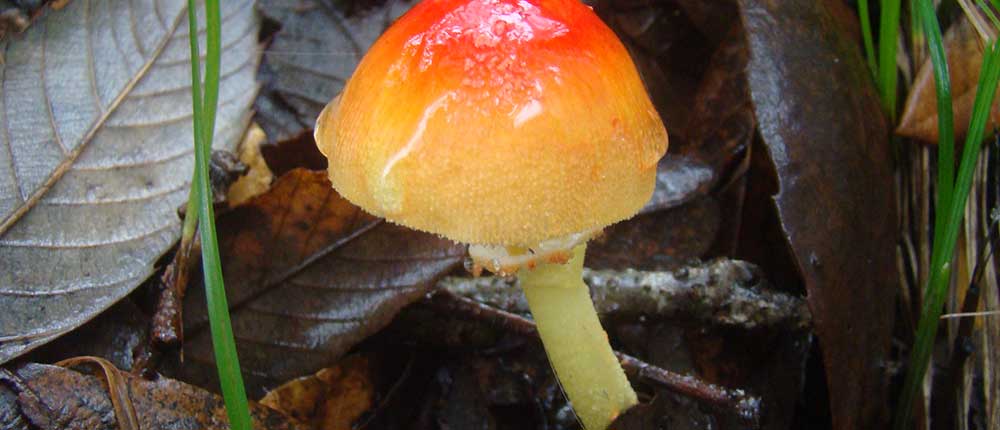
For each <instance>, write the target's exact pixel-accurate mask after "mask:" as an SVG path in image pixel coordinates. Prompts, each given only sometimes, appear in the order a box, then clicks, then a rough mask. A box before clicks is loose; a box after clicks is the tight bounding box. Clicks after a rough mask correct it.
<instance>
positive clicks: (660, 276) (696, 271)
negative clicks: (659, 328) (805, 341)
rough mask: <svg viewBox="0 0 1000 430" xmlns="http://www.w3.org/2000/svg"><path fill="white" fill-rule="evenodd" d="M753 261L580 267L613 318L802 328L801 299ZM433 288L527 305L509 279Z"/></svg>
mask: <svg viewBox="0 0 1000 430" xmlns="http://www.w3.org/2000/svg"><path fill="white" fill-rule="evenodd" d="M758 273H759V270H758V269H757V268H756V266H754V265H752V264H750V263H747V262H744V261H738V260H726V259H718V260H713V261H710V262H706V263H703V264H698V265H692V266H689V267H685V268H682V269H679V270H676V271H673V272H644V271H638V270H631V269H629V270H623V271H616V270H589V269H584V271H583V279H584V282H586V283H587V285H588V286H589V287H590V289H591V296H592V297H593V300H594V306H595V307H596V308H597V312H598V313H599V314H601V315H602V316H608V317H613V318H637V317H640V316H641V317H647V318H660V319H669V318H687V319H694V320H700V321H704V322H706V323H710V324H716V325H721V326H734V327H743V328H748V329H752V328H758V327H783V328H787V329H794V330H798V329H805V328H807V327H808V326H809V323H810V314H809V310H808V308H807V306H806V304H805V302H804V301H803V300H802V299H801V298H799V297H795V296H792V295H789V294H785V293H781V292H777V291H774V290H773V289H772V288H770V287H769V286H768V285H767V282H766V281H764V280H763V278H762V277H761V276H759V274H758ZM438 287H439V288H441V289H444V290H447V291H449V292H451V293H454V294H456V295H459V296H463V297H468V298H471V299H474V300H476V301H479V302H482V303H488V304H490V305H492V306H495V307H497V308H500V309H505V310H508V311H511V312H515V313H521V314H526V313H528V304H527V301H526V300H525V298H524V295H523V294H522V292H521V289H520V288H516V287H518V282H517V280H516V279H514V278H503V277H480V278H461V277H448V278H444V279H442V280H441V281H440V282H439V283H438Z"/></svg>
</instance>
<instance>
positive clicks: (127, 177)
mask: <svg viewBox="0 0 1000 430" xmlns="http://www.w3.org/2000/svg"><path fill="white" fill-rule="evenodd" d="M185 6H186V2H185V1H184V0H144V1H134V2H125V1H122V0H115V1H108V2H99V1H95V0H77V1H73V2H71V3H69V5H67V6H66V7H65V8H63V9H61V10H58V11H52V12H50V13H49V14H48V15H47V16H46V17H45V18H44V19H43V20H41V21H39V22H37V23H35V25H34V26H32V27H31V28H30V29H29V30H28V31H27V32H25V33H24V34H23V35H20V36H18V37H16V38H14V40H10V41H8V42H5V44H4V45H3V50H4V55H5V57H6V64H5V65H4V66H3V67H4V68H3V72H2V85H3V90H2V92H0V97H2V101H3V104H2V106H3V107H2V109H0V127H3V130H4V132H3V133H0V267H2V268H3V269H2V270H0V308H2V309H4V310H5V312H3V313H2V314H0V362H4V361H7V360H9V359H11V358H12V357H15V356H17V355H18V354H21V353H24V352H25V351H27V350H30V349H32V348H35V347H37V346H38V345H41V344H43V343H45V342H48V341H50V340H52V339H53V338H55V337H56V336H59V335H60V334H63V333H65V332H67V331H69V330H71V329H73V328H74V327H77V326H79V325H80V324H82V323H84V322H86V321H87V320H89V319H90V318H92V317H94V316H95V315H97V314H98V313H100V312H101V311H103V310H104V309H106V308H108V307H109V306H111V305H112V304H113V303H115V302H116V301H118V300H119V299H121V298H122V297H124V296H125V294H127V293H128V292H129V291H131V290H132V289H133V288H135V287H136V286H137V285H138V284H139V283H140V282H142V281H143V280H144V279H146V278H147V277H148V276H149V275H150V274H151V273H152V271H153V264H154V262H155V260H156V259H157V258H158V257H159V256H160V255H161V254H162V253H164V252H165V251H166V250H167V249H168V248H169V247H170V246H171V245H172V244H173V242H174V241H175V240H176V239H177V237H178V235H179V234H180V223H179V220H178V218H177V215H176V211H177V207H178V206H180V205H181V204H182V203H183V202H184V201H185V199H186V197H187V188H188V181H189V178H190V176H191V173H190V172H191V165H192V162H191V160H192V157H191V156H190V154H191V153H192V150H193V143H192V134H191V112H190V109H191V102H190V90H189V89H190V80H191V75H190V66H189V60H188V59H189V54H188V51H189V46H188V40H187V32H188V30H187V18H186V16H187V14H186V13H185ZM125 11H128V12H125ZM223 14H224V19H225V23H226V24H225V26H224V31H223V35H222V38H223V42H222V43H223V45H224V51H225V54H224V55H223V58H222V64H223V67H222V69H223V70H222V76H223V78H222V81H221V90H220V91H221V96H220V98H221V101H220V108H219V113H218V115H219V119H218V123H217V126H216V127H217V128H216V130H217V136H216V138H215V141H216V142H218V144H219V146H220V147H227V148H228V147H232V146H233V145H235V143H236V142H237V141H238V140H239V137H240V135H241V134H242V133H243V129H244V126H245V124H246V120H247V117H248V113H249V110H248V109H249V106H250V103H251V102H252V101H253V97H254V93H255V89H256V85H255V82H254V69H255V65H256V63H257V55H258V48H257V40H256V34H257V27H258V26H257V20H256V19H255V16H254V12H253V2H252V1H248V0H243V1H227V2H225V4H224V8H223ZM203 46H204V45H203ZM53 269H54V270H53Z"/></svg>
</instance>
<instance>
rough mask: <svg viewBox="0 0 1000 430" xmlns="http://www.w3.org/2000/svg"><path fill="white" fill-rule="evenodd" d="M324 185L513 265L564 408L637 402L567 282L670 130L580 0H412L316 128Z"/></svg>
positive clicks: (631, 210) (494, 263) (640, 196)
mask: <svg viewBox="0 0 1000 430" xmlns="http://www.w3.org/2000/svg"><path fill="white" fill-rule="evenodd" d="M315 136H316V142H317V144H318V146H319V149H320V150H321V151H322V152H323V154H324V155H326V157H327V158H328V160H329V166H330V167H329V175H330V181H331V182H332V183H333V186H334V188H336V189H337V191H338V192H339V193H340V194H341V195H343V196H344V197H345V198H347V199H348V200H350V201H351V202H353V203H355V204H357V205H358V206H360V207H361V208H363V209H364V210H366V211H368V212H370V213H372V214H374V215H377V216H381V217H384V218H385V219H387V220H389V221H391V222H395V223H398V224H401V225H405V226H408V227H411V228H415V229H418V230H423V231H428V232H431V233H436V234H439V235H442V236H445V237H447V238H450V239H452V240H455V241H459V242H463V243H468V244H470V248H469V252H470V254H471V255H472V257H473V260H474V261H475V262H476V265H477V267H479V268H481V267H485V268H487V269H489V270H491V271H493V272H497V273H501V274H513V273H517V275H518V277H519V278H520V281H521V286H522V288H523V289H524V291H525V293H526V295H527V297H528V303H529V306H530V308H531V312H532V315H533V317H534V319H535V322H536V323H537V325H538V330H539V333H540V334H541V338H542V342H543V343H544V345H545V350H546V352H547V353H548V357H549V360H550V362H551V364H552V367H553V368H554V369H555V372H556V375H557V377H558V379H559V380H560V382H561V384H562V386H563V389H564V390H565V392H566V394H567V396H568V397H569V399H570V402H571V403H572V405H573V408H574V409H575V411H576V413H577V416H578V417H579V418H580V420H581V421H582V423H583V424H584V426H585V427H586V428H588V429H591V430H600V429H604V428H607V426H608V424H609V423H610V422H611V421H613V420H614V419H615V417H616V416H617V415H618V414H620V413H621V412H623V411H624V410H625V409H627V408H629V407H630V406H632V405H634V404H635V403H636V395H635V392H634V391H633V390H632V387H631V386H630V385H629V382H628V380H627V379H626V378H625V374H624V372H623V371H622V369H621V366H620V365H619V364H618V361H617V360H616V359H615V356H614V354H613V352H612V350H611V347H610V345H609V344H608V338H607V334H606V333H605V332H604V330H603V329H602V328H601V324H600V321H599V320H598V318H597V314H596V312H595V311H594V306H593V303H592V302H591V299H590V295H589V292H588V290H587V287H586V285H585V284H584V283H583V281H582V279H581V271H582V267H583V256H584V249H585V246H586V242H587V240H588V239H589V238H590V237H592V236H593V235H594V234H596V233H597V232H599V231H600V230H601V229H602V228H604V227H606V226H608V225H610V224H612V223H615V222H618V221H621V220H623V219H626V218H629V217H631V216H632V215H634V214H635V213H636V212H637V211H638V210H639V209H640V208H641V207H642V206H643V204H644V203H645V202H646V201H647V200H648V199H649V197H650V195H651V193H652V191H653V186H654V183H655V176H656V165H657V162H658V161H659V159H660V157H662V156H663V154H664V152H665V151H666V149H667V132H666V129H665V128H664V126H663V123H662V122H661V120H660V117H659V115H658V114H657V112H656V110H655V109H654V107H653V105H652V103H651V102H650V100H649V97H648V95H647V94H646V91H645V89H644V87H643V84H642V82H641V80H640V78H639V75H638V73H637V71H636V69H635V65H634V64H633V63H632V61H631V59H630V57H629V55H628V53H627V52H626V50H625V48H624V46H622V44H621V42H620V41H619V40H618V39H617V37H615V35H614V33H613V32H612V31H611V29H609V28H608V27H607V26H606V25H604V23H603V22H602V21H601V20H600V19H599V18H598V17H597V15H595V14H594V12H593V11H592V10H591V9H590V8H589V7H587V6H585V5H583V4H582V3H580V2H579V1H578V0H424V1H422V2H421V3H419V4H417V5H415V6H414V7H413V8H412V9H411V10H410V11H409V12H407V13H406V14H405V15H404V16H402V17H401V18H400V19H399V20H397V21H396V22H395V23H394V24H393V25H392V26H391V27H390V28H389V29H388V30H386V32H385V34H383V35H382V37H381V38H379V39H378V41H376V42H375V44H374V45H373V46H372V47H371V49H370V50H369V51H368V53H367V54H366V55H365V57H364V59H362V61H361V63H360V64H359V65H358V68H357V70H356V71H355V72H354V74H353V76H352V77H351V79H350V80H349V82H348V83H347V85H346V87H345V88H344V91H343V92H342V93H341V95H340V96H339V97H338V98H336V99H334V100H333V101H332V102H331V103H330V104H329V105H327V107H326V108H325V109H324V110H323V113H321V114H320V117H319V119H318V121H317V123H316V130H315Z"/></svg>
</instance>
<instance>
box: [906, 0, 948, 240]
mask: <svg viewBox="0 0 1000 430" xmlns="http://www.w3.org/2000/svg"><path fill="white" fill-rule="evenodd" d="M916 6H917V10H916V11H915V12H916V15H918V17H919V19H920V23H921V26H922V27H923V29H924V33H925V34H926V36H927V38H928V44H927V48H928V50H929V51H930V59H931V64H932V65H933V70H934V89H935V91H936V95H937V111H938V161H937V175H938V178H937V179H938V180H937V195H938V196H937V207H938V208H940V209H939V210H940V211H941V212H940V213H943V211H944V210H946V209H945V208H949V207H951V200H952V187H953V184H954V180H955V125H954V113H953V112H952V96H951V74H950V71H949V69H948V60H947V58H948V57H947V54H946V53H945V50H944V42H943V41H942V37H941V26H940V25H939V23H938V20H937V15H935V10H934V5H933V4H932V3H931V0H917V2H916ZM944 222H945V217H943V216H937V217H935V219H934V235H935V237H934V244H935V245H941V244H943V241H941V234H943V233H944ZM935 252H936V253H940V252H941V251H940V250H938V249H935V251H934V252H932V253H931V254H932V255H934V253H935Z"/></svg>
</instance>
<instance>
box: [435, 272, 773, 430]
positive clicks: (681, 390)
mask: <svg viewBox="0 0 1000 430" xmlns="http://www.w3.org/2000/svg"><path fill="white" fill-rule="evenodd" d="M428 303H429V304H430V305H431V306H433V307H435V308H438V309H439V310H441V311H443V312H445V313H447V314H448V315H461V316H463V317H466V318H469V319H475V320H479V321H484V322H487V323H490V324H492V325H495V326H498V327H501V328H503V329H505V330H508V331H511V332H514V333H518V334H521V335H524V336H532V337H536V336H538V332H537V330H536V329H535V323H534V322H533V321H531V320H529V319H527V318H525V317H522V316H520V315H517V314H513V313H510V312H507V311H504V310H501V309H497V308H494V307H491V306H488V305H485V304H483V303H480V302H478V301H476V300H473V299H470V298H467V297H462V296H459V295H456V294H454V293H452V292H450V291H447V290H439V291H438V292H436V293H435V294H434V296H433V297H432V300H429V301H428ZM615 355H616V356H617V357H618V361H619V362H620V363H621V365H622V368H624V369H625V374H626V375H628V376H629V378H631V379H633V380H635V381H637V382H641V383H645V384H648V385H652V386H657V387H662V388H665V389H667V390H670V391H673V392H675V393H677V394H680V395H683V396H686V397H689V398H691V399H694V400H696V401H698V402H700V403H702V404H705V405H708V406H710V407H713V408H716V409H719V410H725V411H731V412H733V413H734V414H736V416H738V417H739V418H740V419H742V420H743V421H745V422H746V423H748V424H751V426H752V427H754V428H756V427H757V423H758V422H759V420H760V399H759V398H757V397H755V396H751V395H749V394H747V393H746V392H744V391H743V390H738V389H737V390H730V389H727V388H725V387H720V386H718V385H714V384H710V383H708V382H705V381H702V380H700V379H698V378H696V377H693V376H686V375H680V374H677V373H674V372H671V371H669V370H666V369H662V368H659V367H656V366H653V365H651V364H648V363H645V362H643V361H641V360H639V359H637V358H635V357H632V356H629V355H627V354H623V353H620V352H617V351H616V352H615Z"/></svg>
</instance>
